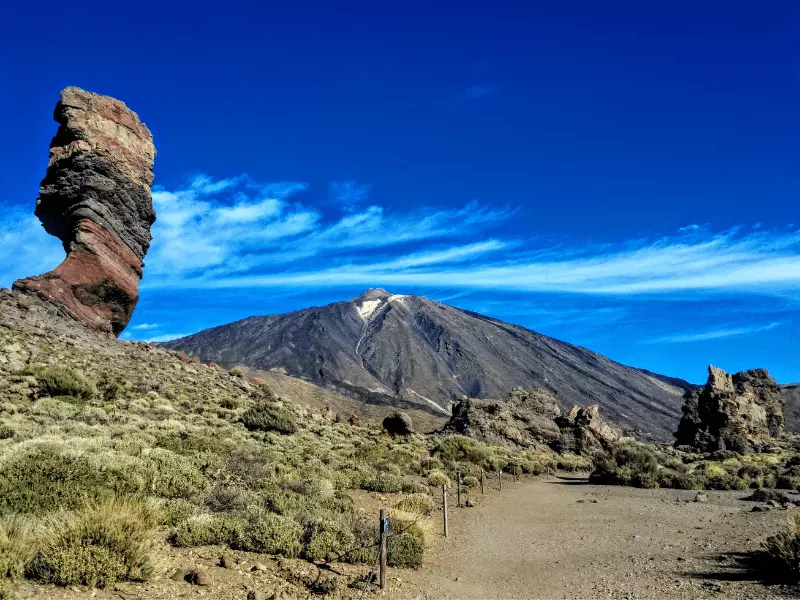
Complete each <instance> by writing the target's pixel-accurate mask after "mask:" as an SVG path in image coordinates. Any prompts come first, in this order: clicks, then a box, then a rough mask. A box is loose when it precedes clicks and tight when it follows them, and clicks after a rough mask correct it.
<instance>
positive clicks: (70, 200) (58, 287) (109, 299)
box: [14, 87, 156, 335]
mask: <svg viewBox="0 0 800 600" xmlns="http://www.w3.org/2000/svg"><path fill="white" fill-rule="evenodd" d="M54 117H55V120H56V121H57V122H58V123H59V125H60V126H59V128H58V131H57V132H56V135H55V137H54V138H53V140H52V141H51V143H50V161H49V163H48V166H47V173H46V175H45V177H44V179H43V180H42V182H41V184H40V187H39V198H38V199H37V200H36V210H35V214H36V216H37V217H39V220H40V221H41V222H42V225H43V226H44V228H45V230H46V231H47V232H48V233H50V234H52V235H54V236H56V237H58V238H59V239H60V240H61V241H62V242H63V245H64V250H65V251H66V252H67V256H66V258H65V259H64V262H62V263H61V264H60V265H58V266H57V267H56V268H55V269H53V270H52V271H50V272H48V273H45V274H43V275H38V276H34V277H28V278H26V279H21V280H19V281H16V282H15V283H14V289H16V290H19V291H22V292H25V293H28V294H33V295H36V296H39V297H41V298H43V299H45V300H46V301H48V302H50V303H52V304H53V305H55V306H57V307H58V308H59V309H60V310H61V312H63V313H65V314H67V315H69V316H71V317H74V318H75V319H77V320H79V321H81V322H83V323H84V324H86V325H88V326H89V327H91V328H93V329H97V330H100V331H108V332H111V333H114V334H115V335H119V334H120V333H121V332H122V330H123V329H125V327H126V326H127V324H128V322H129V321H130V319H131V316H132V315H133V310H134V308H135V307H136V302H137V301H138V298H139V290H138V286H139V281H140V280H141V278H142V272H143V271H142V270H143V268H144V263H143V260H144V256H145V254H146V253H147V250H148V248H149V246H150V240H151V237H150V227H151V226H152V224H153V222H154V221H155V218H156V216H155V211H154V210H153V202H152V198H151V194H150V186H151V185H152V183H153V160H154V158H155V147H154V146H153V138H152V136H151V134H150V131H149V130H148V129H147V127H146V126H145V125H144V123H142V122H141V121H140V120H139V117H138V116H137V115H136V113H134V112H133V111H131V110H130V109H129V108H128V107H127V106H125V104H124V103H122V102H120V101H119V100H115V99H114V98H110V97H108V96H101V95H99V94H93V93H91V92H87V91H84V90H82V89H79V88H76V87H68V88H66V89H64V90H63V91H62V92H61V98H60V100H59V102H58V104H57V105H56V109H55V115H54Z"/></svg>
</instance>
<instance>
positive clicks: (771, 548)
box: [763, 517, 800, 581]
mask: <svg viewBox="0 0 800 600" xmlns="http://www.w3.org/2000/svg"><path fill="white" fill-rule="evenodd" d="M763 548H764V553H765V555H766V558H767V559H768V562H769V563H771V564H769V565H768V566H769V567H770V568H769V570H768V573H769V575H770V576H772V577H773V578H776V579H787V580H792V581H796V580H798V579H800V519H798V518H797V517H793V518H792V519H791V520H790V521H789V527H788V529H787V530H786V531H781V532H780V533H777V534H775V535H773V536H770V537H768V538H767V540H766V541H765V542H764V544H763Z"/></svg>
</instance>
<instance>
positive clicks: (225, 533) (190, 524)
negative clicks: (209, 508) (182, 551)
mask: <svg viewBox="0 0 800 600" xmlns="http://www.w3.org/2000/svg"><path fill="white" fill-rule="evenodd" d="M240 526H241V522H240V521H238V520H236V519H230V518H222V517H217V516H211V515H201V516H198V517H192V518H190V519H188V520H187V521H183V522H182V523H180V524H178V526H177V527H176V528H175V530H174V531H173V532H172V533H171V534H170V536H169V542H170V543H171V544H172V545H173V546H177V547H179V548H191V547H194V546H211V545H217V544H224V545H230V544H231V543H232V541H233V537H234V533H235V532H236V531H237V530H238V529H239V527H240Z"/></svg>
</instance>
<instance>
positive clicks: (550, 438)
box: [441, 389, 621, 454]
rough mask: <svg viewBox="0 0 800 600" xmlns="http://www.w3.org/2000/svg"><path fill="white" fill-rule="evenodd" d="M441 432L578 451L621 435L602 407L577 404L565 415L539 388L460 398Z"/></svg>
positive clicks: (495, 442) (604, 445) (500, 443)
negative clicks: (495, 397)
mask: <svg viewBox="0 0 800 600" xmlns="http://www.w3.org/2000/svg"><path fill="white" fill-rule="evenodd" d="M441 432H442V433H445V434H459V435H466V436H470V437H474V438H476V439H479V440H482V441H484V442H487V443H489V444H493V445H498V446H509V447H515V448H537V447H543V446H548V447H550V448H552V449H554V450H558V451H562V452H574V453H576V454H588V453H590V452H592V451H594V450H602V449H607V448H608V447H609V445H610V444H612V443H613V442H616V441H617V440H619V439H620V437H621V436H620V434H619V432H618V431H616V430H615V429H614V428H613V427H611V426H610V425H609V424H608V423H606V422H605V421H604V420H603V419H602V418H601V417H600V414H599V408H598V407H597V405H587V406H574V407H573V408H572V410H571V411H570V413H569V414H568V415H564V414H562V412H561V409H560V408H559V407H558V405H557V404H556V401H555V398H553V396H551V395H550V394H549V393H547V392H546V391H544V390H539V389H528V390H526V389H515V390H512V391H511V393H510V394H509V395H508V398H507V399H506V400H505V401H504V402H498V401H496V400H476V399H472V398H466V399H464V400H461V401H460V402H458V403H457V404H456V405H455V406H454V407H453V416H452V417H451V418H450V420H449V421H448V422H447V423H446V424H445V426H444V427H443V428H442V431H441Z"/></svg>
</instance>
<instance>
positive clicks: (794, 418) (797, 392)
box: [779, 383, 800, 431]
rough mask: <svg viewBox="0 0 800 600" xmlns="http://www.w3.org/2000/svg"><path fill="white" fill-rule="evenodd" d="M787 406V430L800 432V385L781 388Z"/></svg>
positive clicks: (782, 386)
mask: <svg viewBox="0 0 800 600" xmlns="http://www.w3.org/2000/svg"><path fill="white" fill-rule="evenodd" d="M779 387H780V390H781V395H782V396H783V402H784V404H785V405H786V411H785V415H784V416H785V418H786V429H788V430H789V431H800V383H791V384H787V385H781V386H779Z"/></svg>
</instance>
